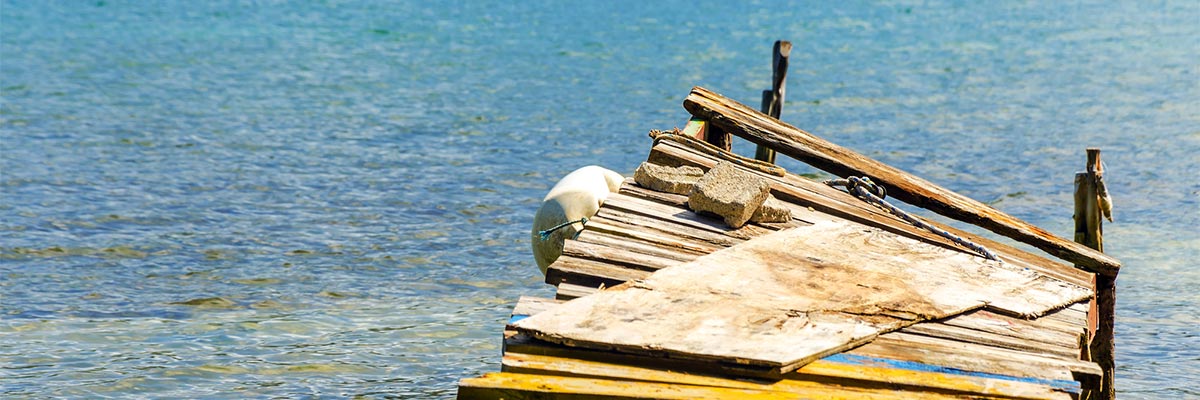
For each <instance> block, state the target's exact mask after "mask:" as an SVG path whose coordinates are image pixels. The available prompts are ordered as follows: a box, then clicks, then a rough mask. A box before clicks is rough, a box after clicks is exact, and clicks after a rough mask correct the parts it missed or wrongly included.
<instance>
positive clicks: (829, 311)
mask: <svg viewBox="0 0 1200 400" xmlns="http://www.w3.org/2000/svg"><path fill="white" fill-rule="evenodd" d="M1090 296H1091V291H1090V290H1088V289H1086V288H1083V287H1080V286H1077V285H1074V284H1070V283H1065V282H1062V281H1059V280H1057V279H1053V278H1049V277H1047V276H1045V275H1041V274H1038V273H1036V272H1034V271H1030V270H1027V269H1023V268H1019V267H1013V266H1008V265H1005V264H1000V263H994V262H989V261H986V260H983V259H982V258H979V257H975V256H972V255H969V254H964V253H961V252H958V251H953V250H948V249H945V248H942V247H938V246H933V245H929V244H926V243H922V242H919V241H916V240H913V239H909V238H905V237H901V236H898V235H895V234H892V233H888V232H884V231H881V230H879V229H876V228H870V227H866V226H863V225H859V224H856V223H852V222H848V221H824V222H818V223H816V224H814V225H811V226H799V227H795V228H792V229H788V230H783V231H779V232H776V233H770V234H767V235H764V236H760V237H757V238H753V239H751V240H748V241H746V242H743V243H742V244H739V245H736V246H733V247H730V248H728V249H725V250H721V251H718V252H715V253H712V254H710V255H707V256H703V257H700V258H698V259H696V260H694V261H692V262H688V263H685V264H681V265H676V266H671V267H667V268H663V269H661V270H659V271H657V272H655V273H654V274H652V275H650V276H648V277H646V278H644V279H643V280H640V281H635V282H634V283H633V284H632V285H627V286H623V287H621V288H617V289H610V290H605V291H601V292H598V293H596V294H593V295H590V296H586V297H583V298H579V299H576V300H574V301H571V302H568V303H565V304H563V305H561V306H559V307H556V308H554V309H551V310H548V311H546V312H542V313H540V314H537V315H535V316H533V317H530V318H527V319H524V320H521V321H519V322H517V323H516V324H514V328H516V329H517V330H518V331H520V332H522V333H525V334H528V335H531V336H533V337H536V338H538V339H541V340H545V341H549V342H554V343H559V344H563V345H568V346H578V347H585V348H594V349H601V350H616V351H620V352H626V353H634V354H650V355H661V356H667V357H672V358H681V359H695V360H714V361H718V362H721V363H725V364H732V365H741V366H746V367H750V368H752V369H754V370H761V371H763V372H762V375H767V376H774V375H778V374H782V373H786V372H789V371H792V370H795V369H796V368H798V367H800V366H803V365H804V364H807V363H809V362H811V361H813V360H815V359H818V358H821V357H824V356H827V355H830V354H835V353H839V352H843V351H845V350H847V349H849V348H853V347H855V346H858V345H861V344H863V343H866V342H868V341H870V340H872V339H873V338H875V337H876V336H878V335H879V334H880V333H885V332H890V331H894V330H897V329H900V328H903V327H906V326H909V325H912V324H914V323H917V322H920V321H924V320H930V319H938V318H943V317H947V316H952V315H958V314H961V313H964V312H967V311H970V310H973V309H978V308H981V307H984V306H985V305H987V306H988V307H989V309H996V310H998V311H1000V312H1004V313H1007V314H1013V315H1023V316H1028V317H1036V316H1040V315H1043V314H1045V313H1046V312H1048V311H1050V310H1053V309H1057V308H1061V307H1063V306H1066V305H1069V304H1072V303H1075V302H1077V301H1080V300H1083V299H1087V298H1089V297H1090Z"/></svg>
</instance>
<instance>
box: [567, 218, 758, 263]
mask: <svg viewBox="0 0 1200 400" xmlns="http://www.w3.org/2000/svg"><path fill="white" fill-rule="evenodd" d="M606 215H607V213H606ZM592 233H603V234H607V235H611V236H613V237H619V238H628V239H629V240H638V241H642V242H646V243H653V244H655V245H657V246H662V247H664V248H669V249H679V250H681V251H689V252H697V253H702V254H708V253H712V252H714V251H717V250H720V249H723V248H725V247H728V246H731V245H733V244H734V243H738V242H740V240H736V239H732V238H729V237H720V240H717V241H715V242H714V241H710V240H705V239H701V238H694V237H683V236H680V235H676V234H674V233H673V232H666V231H663V230H660V229H656V228H653V227H649V228H648V227H643V226H640V225H636V224H631V223H628V222H626V221H620V220H615V219H609V218H605V216H602V215H597V216H596V217H594V218H592V219H590V220H588V224H587V229H586V230H585V231H584V232H583V234H581V235H579V237H581V238H582V237H585V236H587V235H590V234H592Z"/></svg>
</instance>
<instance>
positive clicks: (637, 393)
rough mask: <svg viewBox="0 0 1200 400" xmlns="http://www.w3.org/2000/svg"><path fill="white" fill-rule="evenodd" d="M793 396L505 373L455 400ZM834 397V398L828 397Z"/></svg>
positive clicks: (462, 384)
mask: <svg viewBox="0 0 1200 400" xmlns="http://www.w3.org/2000/svg"><path fill="white" fill-rule="evenodd" d="M802 398H811V396H801V395H798V394H793V393H783V392H768V391H761V390H748V389H733V388H722V387H712V386H690V385H677V384H669V383H653V382H635V381H619V380H608V379H594V378H574V377H563V376H544V375H527V374H514V373H507V372H500V373H490V374H485V375H484V376H482V377H479V378H468V379H463V380H461V381H459V383H458V399H459V400H476V399H506V400H525V399H572V400H574V399H589V400H590V399H670V400H676V399H677V400H684V399H745V400H757V399H763V400H766V399H784V400H786V399H802ZM828 398H836V397H828Z"/></svg>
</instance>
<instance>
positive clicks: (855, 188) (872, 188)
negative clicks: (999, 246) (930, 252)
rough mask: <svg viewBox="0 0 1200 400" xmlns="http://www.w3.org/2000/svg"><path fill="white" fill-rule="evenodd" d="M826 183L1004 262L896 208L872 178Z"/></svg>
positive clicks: (854, 178) (976, 245)
mask: <svg viewBox="0 0 1200 400" xmlns="http://www.w3.org/2000/svg"><path fill="white" fill-rule="evenodd" d="M825 184H826V185H829V186H842V187H845V188H846V192H849V193H850V194H852V195H854V196H855V197H858V198H859V199H862V200H863V201H866V202H868V203H871V204H874V205H876V206H879V207H881V208H883V209H885V210H887V211H888V212H890V213H892V214H893V215H895V216H897V217H900V219H903V220H905V221H908V223H910V224H913V225H915V226H916V227H918V228H921V229H924V230H927V231H930V232H933V233H934V234H936V235H938V236H941V237H944V238H946V239H947V240H950V241H951V242H954V244H957V245H959V246H962V247H966V248H968V249H970V250H972V251H974V252H976V253H979V254H980V255H982V256H983V258H986V259H989V260H992V261H997V262H1003V261H1000V258H999V257H996V253H992V251H991V250H988V249H987V248H986V247H983V246H980V245H978V244H975V242H972V241H970V240H966V239H963V238H961V237H959V236H957V235H955V234H953V233H950V232H946V231H945V230H943V229H941V228H938V227H936V226H933V225H929V224H928V223H926V222H925V221H922V220H920V219H917V217H914V216H912V215H910V214H909V213H907V212H904V210H901V209H899V208H896V206H893V205H892V204H891V203H888V202H887V201H885V200H883V198H884V197H886V196H887V190H886V189H884V188H883V186H879V185H876V184H875V182H871V178H868V177H862V178H859V177H856V176H851V177H847V178H846V179H830V180H827V181H825Z"/></svg>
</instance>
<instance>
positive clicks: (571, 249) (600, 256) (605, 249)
mask: <svg viewBox="0 0 1200 400" xmlns="http://www.w3.org/2000/svg"><path fill="white" fill-rule="evenodd" d="M562 254H563V255H564V256H572V257H575V258H583V259H588V260H594V261H599V262H604V263H608V264H618V265H623V266H626V267H629V268H635V269H640V270H645V271H657V270H659V269H663V268H666V267H670V266H672V265H676V264H679V260H675V259H670V258H663V257H658V256H653V255H649V254H642V253H635V252H632V251H629V250H627V249H625V248H624V247H621V246H616V247H610V246H606V245H600V244H595V243H589V242H583V241H579V240H567V241H566V242H565V243H564V246H563V253H562Z"/></svg>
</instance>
